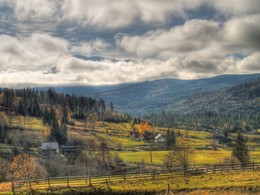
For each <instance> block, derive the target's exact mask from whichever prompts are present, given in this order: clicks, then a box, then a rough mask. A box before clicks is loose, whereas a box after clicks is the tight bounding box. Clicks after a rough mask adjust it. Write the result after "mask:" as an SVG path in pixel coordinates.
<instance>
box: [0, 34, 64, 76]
mask: <svg viewBox="0 0 260 195" xmlns="http://www.w3.org/2000/svg"><path fill="white" fill-rule="evenodd" d="M0 42H1V48H0V55H1V58H0V67H1V68H3V69H6V70H7V71H19V70H25V69H26V70H29V69H30V70H34V69H38V68H39V67H45V68H46V67H48V66H51V65H52V64H55V63H56V62H57V60H58V59H59V58H60V57H61V56H64V55H68V46H69V43H68V41H66V40H64V39H61V38H57V37H52V36H50V35H47V34H32V35H31V36H29V37H25V38H22V37H20V38H19V37H18V38H15V37H12V36H8V35H0Z"/></svg>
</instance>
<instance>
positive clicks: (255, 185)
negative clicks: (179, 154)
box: [0, 171, 260, 195]
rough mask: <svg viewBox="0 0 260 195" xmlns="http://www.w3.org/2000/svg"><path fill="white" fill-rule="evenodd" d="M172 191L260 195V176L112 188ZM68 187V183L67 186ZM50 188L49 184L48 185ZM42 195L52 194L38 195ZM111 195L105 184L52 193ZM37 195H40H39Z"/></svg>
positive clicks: (248, 174) (123, 184)
mask: <svg viewBox="0 0 260 195" xmlns="http://www.w3.org/2000/svg"><path fill="white" fill-rule="evenodd" d="M168 184H169V186H170V190H171V191H172V192H173V193H174V194H176V193H185V194H205V195H206V194H211V193H212V194H220V193H223V194H252V193H260V172H259V171H247V172H231V173H216V174H204V175H197V176H190V177H182V176H181V177H173V178H170V179H169V178H161V177H160V178H158V179H156V178H155V179H154V180H152V179H146V180H143V179H142V180H140V179H134V180H126V181H123V180H122V181H119V182H116V183H111V184H110V188H111V190H112V192H113V194H144V193H147V194H165V192H166V188H167V185H168ZM64 185H65V186H66V183H64ZM46 186H47V184H46ZM36 192H38V193H39V192H41V193H42V194H47V193H50V191H48V192H47V191H45V190H41V191H37V190H36ZM80 192H81V194H86V193H87V192H89V193H91V192H92V194H107V193H108V192H109V191H108V188H107V186H106V185H105V184H98V185H97V184H96V185H94V188H89V187H88V188H87V187H79V188H63V189H52V193H53V194H79V193H80ZM21 193H25V191H23V192H21ZM38 193H36V194H38ZM0 194H1V192H0Z"/></svg>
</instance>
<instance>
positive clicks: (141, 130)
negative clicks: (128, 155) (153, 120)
mask: <svg viewBox="0 0 260 195" xmlns="http://www.w3.org/2000/svg"><path fill="white" fill-rule="evenodd" d="M138 130H139V134H140V135H143V133H144V132H145V131H150V130H151V127H150V125H148V123H147V122H146V123H143V122H141V123H140V124H139V125H138Z"/></svg>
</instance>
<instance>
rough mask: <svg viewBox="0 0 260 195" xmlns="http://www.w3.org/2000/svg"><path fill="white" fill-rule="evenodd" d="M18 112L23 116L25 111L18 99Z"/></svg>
mask: <svg viewBox="0 0 260 195" xmlns="http://www.w3.org/2000/svg"><path fill="white" fill-rule="evenodd" d="M18 114H19V115H22V116H24V115H25V111H24V107H23V104H22V101H21V100H20V101H19V106H18Z"/></svg>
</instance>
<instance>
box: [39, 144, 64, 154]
mask: <svg viewBox="0 0 260 195" xmlns="http://www.w3.org/2000/svg"><path fill="white" fill-rule="evenodd" d="M39 153H41V154H57V153H59V144H58V142H46V143H42V146H41V147H40V148H39Z"/></svg>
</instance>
